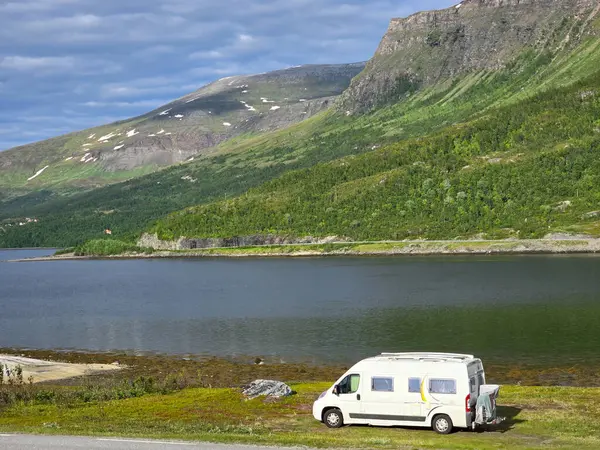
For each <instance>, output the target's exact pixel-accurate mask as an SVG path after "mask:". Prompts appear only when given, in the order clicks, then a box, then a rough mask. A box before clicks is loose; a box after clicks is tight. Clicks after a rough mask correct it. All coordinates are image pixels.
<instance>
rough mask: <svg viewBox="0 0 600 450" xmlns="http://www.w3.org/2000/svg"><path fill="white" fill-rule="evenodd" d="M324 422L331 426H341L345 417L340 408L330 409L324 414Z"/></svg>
mask: <svg viewBox="0 0 600 450" xmlns="http://www.w3.org/2000/svg"><path fill="white" fill-rule="evenodd" d="M323 422H325V425H327V426H328V427H329V428H340V427H341V426H342V425H344V418H343V416H342V412H341V411H340V410H339V409H328V410H327V411H325V414H323Z"/></svg>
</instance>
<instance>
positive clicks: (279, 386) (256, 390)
mask: <svg viewBox="0 0 600 450" xmlns="http://www.w3.org/2000/svg"><path fill="white" fill-rule="evenodd" d="M242 393H243V394H244V395H245V396H246V397H248V398H249V399H253V398H256V397H260V396H266V397H274V398H280V397H287V396H290V395H292V388H290V387H289V386H288V385H287V384H285V383H282V382H281V381H274V380H256V381H253V382H252V383H250V384H249V385H248V386H244V390H243V391H242Z"/></svg>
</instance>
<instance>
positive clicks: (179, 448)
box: [0, 434, 308, 450]
mask: <svg viewBox="0 0 600 450" xmlns="http://www.w3.org/2000/svg"><path fill="white" fill-rule="evenodd" d="M299 448H300V447H296V449H299ZM0 449H10V450H82V449H85V450H162V449H167V450H174V449H176V450H185V449H190V450H213V449H214V450H277V449H283V448H282V447H256V446H251V445H232V444H210V443H193V442H177V441H154V440H144V439H121V438H94V437H71V436H30V435H19V434H12V435H11V434H0ZM286 450H289V447H286ZM303 450H308V449H306V448H303Z"/></svg>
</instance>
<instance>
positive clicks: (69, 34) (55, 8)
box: [0, 0, 456, 150]
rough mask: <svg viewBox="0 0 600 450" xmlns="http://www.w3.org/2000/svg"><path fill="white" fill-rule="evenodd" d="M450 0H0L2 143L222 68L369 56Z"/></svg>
mask: <svg viewBox="0 0 600 450" xmlns="http://www.w3.org/2000/svg"><path fill="white" fill-rule="evenodd" d="M453 3H456V2H453V1H449V0H420V1H417V0H395V1H394V0H369V1H365V0H360V1H359V0H220V1H217V0H120V1H117V0H8V1H6V0H0V150H3V149H7V148H10V147H13V146H16V145H20V144H24V143H27V142H33V141H37V140H41V139H45V138H48V137H52V136H57V135H60V134H64V133H67V132H70V131H74V130H79V129H85V128H88V127H91V126H95V125H101V124H104V123H108V122H112V121H114V120H118V119H123V118H128V117H132V116H135V115H137V114H141V113H144V112H147V111H149V110H151V109H154V108H156V107H158V106H160V105H161V104H164V103H167V102H169V101H170V100H172V99H174V98H177V97H180V96H182V95H183V94H186V93H189V92H192V91H194V90H196V89H198V88H199V87H201V86H202V85H204V84H206V83H209V82H211V81H213V80H215V79H218V78H222V77H225V76H229V75H236V74H245V73H259V72H265V71H270V70H275V69H280V68H284V67H289V66H294V65H299V64H311V63H314V64H318V63H345V62H356V61H363V60H367V59H369V58H370V57H371V56H372V54H373V52H374V51H375V49H376V48H377V45H378V43H379V41H380V39H381V37H382V35H383V34H384V32H385V30H386V28H387V25H388V23H389V20H390V19H391V18H392V17H402V16H406V15H409V14H411V13H413V12H416V11H419V10H425V9H437V8H445V7H448V6H451V5H452V4H453Z"/></svg>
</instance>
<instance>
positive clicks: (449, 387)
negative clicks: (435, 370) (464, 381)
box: [429, 379, 456, 394]
mask: <svg viewBox="0 0 600 450" xmlns="http://www.w3.org/2000/svg"><path fill="white" fill-rule="evenodd" d="M429 392H431V393H433V394H456V381H454V380H435V379H432V380H429Z"/></svg>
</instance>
